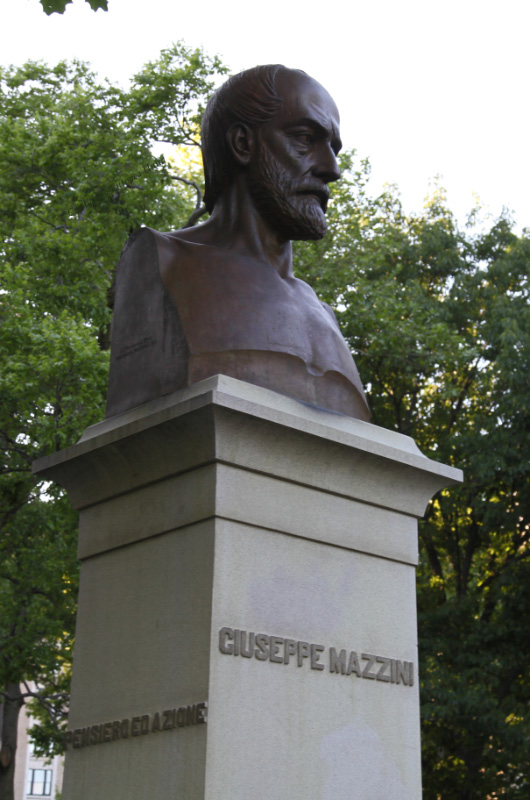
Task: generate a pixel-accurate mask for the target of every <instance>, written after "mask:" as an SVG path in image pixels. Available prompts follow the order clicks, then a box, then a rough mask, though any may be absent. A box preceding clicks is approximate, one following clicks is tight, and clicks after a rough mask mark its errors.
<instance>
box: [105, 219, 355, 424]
mask: <svg viewBox="0 0 530 800" xmlns="http://www.w3.org/2000/svg"><path fill="white" fill-rule="evenodd" d="M219 373H221V374H227V375H230V376H231V377H235V378H239V379H241V380H246V381H248V382H250V383H255V384H258V385H260V386H264V387H265V388H270V389H273V390H275V391H279V392H282V393H283V394H287V395H290V396H293V397H296V398H298V399H300V400H302V401H304V402H309V403H312V404H314V405H318V406H322V407H324V408H329V409H330V410H333V411H338V412H340V413H345V414H348V415H350V416H357V417H361V418H363V419H367V418H368V414H367V409H366V401H365V400H364V395H363V393H362V386H361V383H360V379H359V376H358V372H357V369H356V367H355V363H354V361H353V358H352V356H351V353H350V351H349V349H348V347H347V345H346V342H345V341H344V339H343V337H342V335H341V333H340V330H339V328H338V325H337V322H336V320H335V318H334V315H333V312H332V311H331V309H329V308H328V307H327V306H325V305H324V304H322V303H321V302H320V301H319V300H318V298H317V296H316V295H315V293H314V291H313V290H312V289H311V288H310V287H309V286H308V285H307V284H306V283H304V282H303V281H300V280H298V279H296V278H294V277H292V276H291V277H287V278H283V277H281V276H280V275H279V274H278V273H277V272H276V270H274V269H273V268H272V267H271V266H270V265H269V264H267V263H266V262H262V261H259V260H257V259H248V258H244V257H242V256H240V255H238V254H236V253H234V252H232V251H229V250H226V249H222V248H218V247H212V246H210V245H201V244H196V243H190V242H185V241H182V239H181V238H179V237H178V236H175V235H172V234H159V233H157V232H155V231H150V230H148V229H143V230H142V231H140V232H138V233H137V234H136V235H135V236H134V238H133V239H132V241H131V240H130V242H129V244H128V246H126V248H125V250H124V254H123V256H122V259H121V262H120V265H119V268H118V273H117V289H116V303H115V318H114V321H113V331H112V355H111V374H110V380H109V399H108V406H107V414H108V416H111V415H112V414H115V413H119V412H120V411H123V410H125V409H126V408H130V407H132V406H133V405H138V404H139V403H141V402H146V401H147V400H150V399H153V398H154V397H158V396H160V395H162V394H167V393H168V392H170V391H174V390H175V389H179V388H183V387H184V386H188V385H191V384H193V383H196V382H197V381H199V380H202V379H204V378H207V377H210V376H211V375H215V374H219ZM140 383H141V386H140V385H138V384H140Z"/></svg>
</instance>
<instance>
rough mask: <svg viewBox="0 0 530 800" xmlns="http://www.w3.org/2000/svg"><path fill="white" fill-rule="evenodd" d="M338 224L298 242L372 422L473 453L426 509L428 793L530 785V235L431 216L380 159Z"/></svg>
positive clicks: (523, 791)
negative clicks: (387, 178)
mask: <svg viewBox="0 0 530 800" xmlns="http://www.w3.org/2000/svg"><path fill="white" fill-rule="evenodd" d="M344 166H345V167H346V169H347V170H348V168H349V177H348V175H347V178H346V181H345V182H343V183H342V184H341V185H337V187H336V189H335V191H334V199H333V202H332V207H331V212H330V217H331V220H330V236H329V238H328V239H326V240H323V241H322V242H319V243H318V244H316V245H313V244H303V245H299V251H300V256H301V261H302V264H303V268H304V273H305V276H306V278H307V279H308V280H309V281H311V282H312V283H313V285H314V286H315V288H316V290H317V291H319V292H320V294H321V295H322V296H323V297H324V298H325V299H326V300H328V302H331V303H332V304H333V305H334V306H335V307H336V309H337V311H338V314H339V316H340V320H341V325H342V327H343V331H344V333H345V335H346V337H347V338H348V340H349V342H350V343H351V346H352V350H353V352H354V353H355V354H356V360H357V363H358V366H359V368H360V372H361V377H362V378H363V381H364V383H365V385H366V386H367V387H368V397H369V402H370V406H371V408H372V413H373V417H372V421H373V422H374V423H376V424H378V425H383V426H385V427H389V428H392V429H394V430H397V431H400V432H402V433H405V434H407V435H409V436H413V437H414V439H415V440H416V442H417V443H418V444H419V446H420V447H421V449H422V450H423V452H424V453H425V454H426V455H428V456H430V457H432V458H434V459H437V460H439V461H442V462H445V463H448V464H452V465H454V466H459V467H461V468H463V469H464V472H465V482H464V484H463V485H462V486H461V487H456V488H453V489H451V490H448V491H443V492H442V493H441V494H440V495H439V496H438V497H437V498H436V499H435V501H434V502H433V503H431V505H430V507H429V511H428V514H427V516H426V519H425V520H424V521H423V522H422V523H421V524H420V543H421V563H420V569H419V574H418V601H419V612H420V616H419V624H420V630H419V635H420V668H421V678H422V720H423V725H422V736H423V747H424V798H425V800H437V798H441V799H442V800H479V799H480V800H483V799H484V798H497V797H500V796H501V795H502V797H508V798H514V799H515V798H526V797H528V796H529V794H530V768H529V766H528V746H529V737H530V720H529V719H528V711H527V708H528V703H529V701H530V629H529V626H528V622H527V620H528V619H529V618H530V588H529V587H530V564H529V561H530V558H529V557H530V547H529V538H530V481H529V478H530V458H529V456H530V306H529V299H530V297H529V289H530V287H529V274H530V237H529V235H528V233H527V232H525V233H524V234H523V235H522V236H520V237H518V236H516V235H515V234H514V233H513V232H512V229H511V228H512V226H511V223H510V220H509V219H508V218H507V217H506V216H504V217H502V218H501V219H499V220H497V221H495V222H494V223H493V224H490V225H489V226H487V227H484V226H482V227H476V226H475V227H473V222H474V217H473V215H472V217H471V218H470V226H469V227H468V228H466V229H464V230H460V229H459V228H458V226H457V224H456V222H455V220H454V218H453V216H452V215H451V213H450V211H449V210H448V208H447V205H446V203H445V199H444V196H443V192H442V191H441V190H439V189H437V190H436V191H435V192H434V194H433V196H432V197H431V198H430V199H429V201H428V202H427V204H426V206H425V209H424V211H423V212H422V213H421V214H418V215H412V216H406V215H404V214H403V211H402V208H401V204H400V202H399V197H398V195H397V192H396V191H395V189H392V188H391V189H389V190H388V191H387V192H386V193H385V194H384V195H382V196H381V197H379V198H377V199H376V200H373V199H370V198H367V197H366V194H365V188H364V186H365V181H366V178H367V175H368V173H367V168H366V165H363V164H360V165H358V167H357V172H355V171H353V172H352V166H353V165H352V161H351V157H349V156H348V157H346V159H345V163H344Z"/></svg>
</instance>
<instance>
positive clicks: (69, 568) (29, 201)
mask: <svg viewBox="0 0 530 800" xmlns="http://www.w3.org/2000/svg"><path fill="white" fill-rule="evenodd" d="M222 72H223V67H222V65H221V63H220V62H219V60H218V59H216V58H209V57H207V56H206V55H204V54H203V53H202V51H200V50H189V49H187V48H185V47H184V46H183V45H176V46H174V47H172V48H170V49H168V50H165V51H163V52H162V54H161V57H160V61H159V62H156V63H152V64H148V65H147V66H146V67H145V68H144V69H143V70H142V71H141V72H140V73H139V74H138V75H136V76H135V78H134V79H133V81H132V84H131V87H130V89H129V90H123V89H120V88H118V87H116V86H113V85H111V84H110V83H108V82H99V81H98V80H97V79H96V77H95V76H94V75H93V74H92V73H91V71H90V69H89V68H88V67H87V66H86V65H85V64H82V63H79V62H73V63H71V64H67V63H65V62H62V63H60V64H58V65H57V66H56V67H53V68H51V67H47V66H45V65H43V64H38V63H32V62H30V63H27V64H25V65H24V66H22V67H19V68H15V67H11V68H5V69H0V141H1V142H2V145H1V149H0V230H1V234H2V239H1V241H2V243H1V245H0V322H1V327H0V395H1V397H2V402H1V406H0V444H1V447H2V461H1V463H0V690H2V694H1V695H0V698H1V699H3V701H4V702H5V704H6V705H5V709H6V710H7V709H8V707H9V708H11V707H12V708H13V709H15V708H16V714H12V715H10V714H4V727H3V731H1V732H0V736H1V738H2V746H3V750H4V753H3V759H2V761H1V762H0V763H2V764H3V766H0V795H1V796H2V798H4V799H5V800H9V798H10V797H11V796H12V777H13V775H12V773H13V765H14V750H15V747H16V715H17V714H18V709H19V708H20V704H21V703H22V702H23V701H24V700H25V699H26V700H30V701H31V698H32V697H33V695H35V696H34V697H33V700H32V702H33V714H34V716H36V717H37V718H38V719H39V720H40V726H39V727H38V729H37V731H36V739H37V743H38V744H40V745H41V747H42V748H44V749H47V750H50V748H51V749H52V750H53V749H54V748H60V747H61V746H62V744H61V737H60V730H61V727H62V723H63V721H64V712H65V705H66V702H67V697H68V693H67V690H68V679H69V671H70V663H71V648H72V637H73V630H74V628H73V623H74V615H75V602H76V596H77V565H76V560H75V552H76V545H75V540H76V518H75V515H74V514H73V512H72V510H71V508H70V505H69V503H68V500H67V498H66V497H65V496H64V494H63V493H62V491H61V490H60V489H58V488H57V487H50V486H46V485H43V484H42V482H41V483H40V484H37V483H36V482H35V480H34V479H33V477H32V476H31V471H30V470H31V464H32V461H33V460H35V459H36V458H38V457H40V456H42V455H44V454H46V453H50V452H53V451H56V450H59V449H61V448H64V447H65V446H68V445H69V444H72V443H73V442H75V441H76V439H77V438H79V436H80V434H81V433H82V431H83V430H84V428H85V427H86V426H87V425H89V424H91V423H93V422H96V421H98V420H99V419H101V418H102V416H103V415H104V398H105V392H106V382H107V373H108V348H109V325H110V320H111V315H112V302H113V280H114V269H115V265H116V263H117V261H118V257H119V254H120V250H121V248H122V246H123V244H124V242H125V240H126V238H127V236H128V234H129V233H130V232H131V231H133V230H134V229H136V228H137V227H139V226H140V225H148V226H153V227H159V228H163V229H168V228H176V227H179V226H180V225H181V224H183V223H184V222H185V221H186V219H187V217H188V216H189V214H190V212H191V210H192V209H193V207H194V205H196V204H197V198H196V192H195V189H194V187H193V186H191V187H190V186H189V176H188V177H186V175H184V176H182V175H179V174H176V173H175V171H174V169H173V168H172V167H171V165H170V164H169V163H168V162H167V161H166V159H165V158H164V157H162V156H159V157H155V156H154V155H153V147H154V146H155V145H156V144H157V142H159V141H160V140H163V141H164V143H166V144H168V143H169V144H172V145H175V146H179V145H182V144H184V143H186V144H189V143H190V138H191V136H192V134H193V133H194V132H195V131H196V130H197V124H198V118H199V115H200V114H201V110H202V106H203V104H204V101H205V98H206V97H207V96H208V95H209V94H210V93H211V91H212V88H213V85H214V81H215V80H216V77H217V76H218V75H219V74H221V73H222ZM170 109H172V111H171V112H170ZM164 115H166V117H164ZM164 120H165V121H164ZM158 133H160V136H159V137H158V139H157V136H158ZM182 177H184V178H186V181H187V183H182V181H181V180H179V181H178V182H177V181H176V180H175V178H179V179H180V178H182ZM35 685H36V686H37V690H35ZM10 704H11V706H10ZM13 720H14V724H15V730H14V731H13ZM9 725H11V730H8V729H7V728H8V727H9Z"/></svg>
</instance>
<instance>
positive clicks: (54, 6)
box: [40, 0, 109, 16]
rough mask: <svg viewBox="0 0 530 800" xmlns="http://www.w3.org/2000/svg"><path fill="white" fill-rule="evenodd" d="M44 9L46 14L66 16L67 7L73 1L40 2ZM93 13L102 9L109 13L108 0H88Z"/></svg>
mask: <svg viewBox="0 0 530 800" xmlns="http://www.w3.org/2000/svg"><path fill="white" fill-rule="evenodd" d="M40 2H41V5H42V9H43V11H44V13H45V14H48V16H49V15H50V14H64V12H65V9H66V6H67V5H68V3H71V2H72V0H40ZM86 2H87V3H88V4H89V6H90V8H91V9H92V11H97V10H98V9H99V8H101V9H102V10H103V11H108V10H109V6H108V2H107V0H86Z"/></svg>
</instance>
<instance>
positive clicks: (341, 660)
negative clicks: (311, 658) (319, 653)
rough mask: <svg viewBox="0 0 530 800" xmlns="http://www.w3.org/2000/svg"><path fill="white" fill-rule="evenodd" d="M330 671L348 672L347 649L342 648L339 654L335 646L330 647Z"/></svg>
mask: <svg viewBox="0 0 530 800" xmlns="http://www.w3.org/2000/svg"><path fill="white" fill-rule="evenodd" d="M329 671H330V672H342V674H343V675H344V673H345V672H346V650H341V651H340V653H339V654H338V655H337V651H336V650H335V648H334V647H330V648H329Z"/></svg>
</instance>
